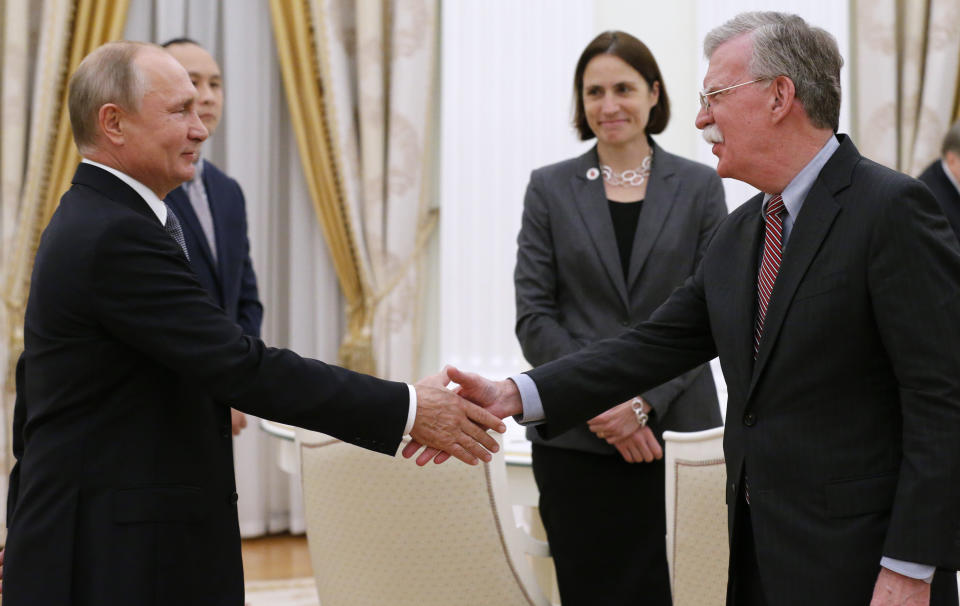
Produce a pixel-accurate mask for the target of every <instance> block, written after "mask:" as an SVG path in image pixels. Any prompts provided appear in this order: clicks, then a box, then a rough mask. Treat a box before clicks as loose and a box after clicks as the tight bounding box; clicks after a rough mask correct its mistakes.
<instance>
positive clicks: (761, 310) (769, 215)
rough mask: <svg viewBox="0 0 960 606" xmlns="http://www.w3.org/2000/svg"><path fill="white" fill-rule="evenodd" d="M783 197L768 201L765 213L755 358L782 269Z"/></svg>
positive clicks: (758, 282) (754, 334) (758, 284)
mask: <svg viewBox="0 0 960 606" xmlns="http://www.w3.org/2000/svg"><path fill="white" fill-rule="evenodd" d="M782 211H783V198H782V197H780V196H774V197H773V198H770V200H769V201H768V202H767V210H766V211H765V212H764V213H763V218H764V222H765V223H766V230H765V231H766V235H765V236H764V238H763V261H762V262H761V263H760V274H759V275H758V276H757V326H756V329H755V330H754V333H753V358H754V359H756V358H757V352H759V351H760V337H761V336H763V320H764V318H766V317H767V305H768V304H769V303H770V293H772V292H773V283H774V282H776V280H777V273H778V272H779V271H780V258H781V254H782V253H783V216H782V214H783V213H782Z"/></svg>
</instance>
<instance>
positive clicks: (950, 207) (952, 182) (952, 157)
mask: <svg viewBox="0 0 960 606" xmlns="http://www.w3.org/2000/svg"><path fill="white" fill-rule="evenodd" d="M917 178H918V179H920V180H921V181H923V182H924V184H926V186H927V187H929V188H930V191H932V192H933V195H934V197H935V198H936V199H937V202H939V203H940V206H941V207H943V214H945V215H947V219H949V221H950V225H951V226H953V231H954V233H956V234H957V237H960V121H958V122H956V123H955V124H954V125H953V126H951V127H950V130H948V131H947V134H946V135H945V136H944V137H943V144H942V145H941V147H940V158H939V159H937V160H934V161H933V163H931V164H930V166H928V167H927V169H926V170H924V171H923V173H922V174H921V175H920V176H919V177H917Z"/></svg>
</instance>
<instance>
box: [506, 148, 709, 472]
mask: <svg viewBox="0 0 960 606" xmlns="http://www.w3.org/2000/svg"><path fill="white" fill-rule="evenodd" d="M651 143H652V141H651ZM653 147H654V155H653V166H652V167H651V172H650V180H649V182H648V184H647V193H646V197H645V199H644V202H643V208H642V210H641V214H640V221H639V222H638V224H637V231H636V236H635V239H634V245H633V251H632V253H631V259H630V265H629V269H630V273H629V276H628V278H627V279H626V280H625V279H624V275H623V267H622V264H621V262H620V253H619V251H618V248H617V240H616V236H615V235H614V231H613V222H612V221H611V218H610V211H609V208H608V205H607V197H606V194H605V192H604V189H603V180H602V179H600V178H597V179H593V180H591V179H588V178H587V171H588V170H590V169H591V168H593V169H596V168H597V167H598V166H599V161H598V159H597V151H596V147H594V148H593V149H591V150H590V151H588V152H586V153H585V154H583V155H581V156H580V157H579V158H574V159H572V160H567V161H564V162H560V163H558V164H554V165H551V166H546V167H544V168H540V169H537V170H535V171H533V174H532V175H531V177H530V185H529V186H528V187H527V194H526V198H525V199H524V207H523V224H522V227H521V229H520V235H519V237H518V238H517V244H518V250H517V266H516V271H515V274H514V281H515V284H516V297H517V325H516V332H517V338H518V339H519V340H520V346H521V347H522V348H523V353H524V355H525V356H526V358H527V360H528V361H529V362H530V363H531V364H533V365H537V364H544V363H546V362H549V361H551V360H555V359H557V358H560V357H562V356H564V355H566V354H569V353H571V352H574V351H577V350H578V349H580V348H582V347H583V346H584V345H586V344H588V343H592V342H594V341H597V340H599V339H604V338H607V337H612V336H615V335H617V334H619V333H621V332H622V331H623V330H624V329H625V327H627V326H635V325H637V324H639V323H640V322H642V321H644V320H646V319H647V318H649V317H650V314H651V313H653V311H654V310H655V309H656V308H657V307H658V306H659V305H660V304H661V303H663V302H664V301H665V300H666V299H667V297H668V296H669V295H670V293H671V292H673V290H674V289H675V288H677V287H678V286H679V285H680V284H681V283H683V281H684V279H686V278H687V277H688V276H689V275H691V274H692V273H693V270H694V269H695V268H696V266H697V263H698V262H699V261H700V257H701V256H702V255H703V251H704V250H705V249H706V247H707V243H708V242H709V240H710V238H711V237H712V236H713V232H714V230H715V229H716V227H717V225H718V224H719V223H720V221H721V219H722V218H723V217H725V216H726V214H727V207H726V204H725V203H724V196H723V184H722V183H721V181H720V177H718V176H717V173H716V171H714V170H713V169H711V168H709V167H707V166H704V165H702V164H698V163H696V162H691V161H690V160H686V159H684V158H680V157H679V156H675V155H673V154H670V153H668V152H666V151H664V150H663V149H662V148H660V147H659V146H657V145H656V144H653ZM633 395H637V394H633ZM642 396H643V398H644V399H645V400H647V401H648V402H649V403H650V405H651V406H652V407H653V408H654V410H655V411H656V414H655V415H654V424H653V427H654V429H655V430H656V431H657V433H658V434H659V433H661V432H663V431H664V430H667V429H669V430H673V431H697V430H701V429H707V428H710V427H716V426H717V425H720V424H721V423H722V422H723V420H722V418H721V417H720V408H719V404H718V402H717V390H716V386H715V384H714V382H713V375H712V374H711V372H710V367H709V366H707V365H704V366H699V367H697V368H696V369H694V370H692V371H689V372H687V373H685V374H683V375H681V376H679V377H677V378H675V379H672V380H670V381H667V382H666V383H664V384H663V385H659V386H656V387H654V388H653V389H649V390H647V391H645V392H644V393H643V394H642ZM527 435H528V437H529V438H530V439H531V440H532V441H534V442H539V443H543V442H544V440H543V439H542V438H541V437H540V436H539V434H538V433H537V432H536V431H534V430H533V429H532V428H531V429H530V430H528V431H527ZM549 444H550V445H551V446H556V447H562V448H572V449H576V450H584V451H588V452H596V453H609V454H615V453H616V449H615V448H614V447H613V446H610V445H609V444H607V443H606V442H605V441H603V440H601V439H599V438H597V437H596V436H595V435H594V434H593V433H592V432H590V430H589V429H588V428H587V426H586V425H580V426H578V427H576V428H574V429H571V430H570V431H568V432H566V433H564V434H563V435H561V436H557V437H556V438H555V439H553V440H550V441H549Z"/></svg>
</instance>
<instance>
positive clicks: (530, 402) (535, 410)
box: [510, 374, 547, 425]
mask: <svg viewBox="0 0 960 606" xmlns="http://www.w3.org/2000/svg"><path fill="white" fill-rule="evenodd" d="M510 380H511V381H513V382H514V383H515V384H516V386H517V391H519V392H520V401H521V402H522V403H523V414H522V415H515V416H514V417H513V418H514V420H515V421H516V422H517V423H520V424H521V425H536V424H538V423H542V422H543V421H544V420H545V419H546V417H547V415H546V413H544V412H543V402H542V401H541V400H540V392H539V391H537V384H536V383H534V382H533V379H531V378H530V377H529V376H527V375H525V374H519V375H514V376H512V377H510Z"/></svg>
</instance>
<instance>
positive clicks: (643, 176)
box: [600, 150, 653, 187]
mask: <svg viewBox="0 0 960 606" xmlns="http://www.w3.org/2000/svg"><path fill="white" fill-rule="evenodd" d="M652 165H653V150H651V151H650V154H649V155H648V156H647V157H646V158H644V159H643V162H642V163H641V164H640V166H638V167H637V168H628V169H627V170H625V171H623V172H622V173H618V172H614V170H613V169H612V168H610V167H609V166H607V165H606V164H602V165H600V171H601V172H602V173H603V180H604V181H606V182H607V184H608V185H613V186H614V187H621V186H622V187H640V186H641V185H643V184H644V183H646V182H647V178H648V177H649V176H650V167H651V166H652Z"/></svg>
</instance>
